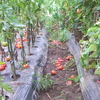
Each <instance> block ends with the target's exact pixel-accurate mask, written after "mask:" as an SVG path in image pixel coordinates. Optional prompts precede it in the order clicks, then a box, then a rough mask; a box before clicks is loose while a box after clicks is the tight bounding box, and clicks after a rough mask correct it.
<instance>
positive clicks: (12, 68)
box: [7, 39, 17, 80]
mask: <svg viewBox="0 0 100 100" xmlns="http://www.w3.org/2000/svg"><path fill="white" fill-rule="evenodd" d="M7 40H8V44H9V45H8V50H9V53H10V57H11V70H12V75H13V78H14V80H15V79H16V78H17V77H16V70H15V64H14V52H13V49H12V41H11V39H7Z"/></svg>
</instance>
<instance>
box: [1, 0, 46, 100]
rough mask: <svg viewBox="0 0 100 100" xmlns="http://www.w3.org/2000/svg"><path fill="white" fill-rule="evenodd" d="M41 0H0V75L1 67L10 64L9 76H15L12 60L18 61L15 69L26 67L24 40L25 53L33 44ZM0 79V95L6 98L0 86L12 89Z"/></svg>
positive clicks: (38, 26)
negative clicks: (20, 59)
mask: <svg viewBox="0 0 100 100" xmlns="http://www.w3.org/2000/svg"><path fill="white" fill-rule="evenodd" d="M43 3H44V2H43V0H41V1H40V0H38V1H37V0H34V1H33V0H25V1H24V0H21V1H19V0H0V76H2V72H1V71H3V70H6V68H7V67H10V68H11V71H12V78H13V80H16V79H17V78H18V77H19V76H18V75H17V72H16V70H17V68H16V62H17V63H18V64H19V68H18V69H20V68H21V69H25V68H28V67H29V64H28V63H27V61H26V51H25V49H26V48H25V47H26V46H25V44H27V48H28V50H27V55H28V56H29V55H30V49H31V48H32V47H33V46H34V41H35V36H36V34H37V33H39V30H40V28H41V23H40V21H41V16H42V12H41V10H42V9H43V8H41V5H42V4H43ZM40 15H41V16H40ZM30 37H31V38H30ZM19 51H21V57H22V61H21V62H19V58H18V56H19V54H18V52H19ZM9 63H10V65H9ZM9 77H10V76H9ZM3 81H4V80H2V79H0V85H1V86H0V98H1V99H2V100H6V99H7V98H6V96H5V95H4V90H5V91H7V92H12V90H13V89H12V88H11V87H10V86H9V85H8V84H7V83H5V82H3Z"/></svg>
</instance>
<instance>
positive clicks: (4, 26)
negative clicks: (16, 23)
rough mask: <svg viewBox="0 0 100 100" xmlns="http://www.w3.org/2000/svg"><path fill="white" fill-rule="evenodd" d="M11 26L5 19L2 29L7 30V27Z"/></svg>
mask: <svg viewBox="0 0 100 100" xmlns="http://www.w3.org/2000/svg"><path fill="white" fill-rule="evenodd" d="M9 27H10V25H9V24H8V23H7V22H5V21H3V27H2V29H3V30H7V29H9Z"/></svg>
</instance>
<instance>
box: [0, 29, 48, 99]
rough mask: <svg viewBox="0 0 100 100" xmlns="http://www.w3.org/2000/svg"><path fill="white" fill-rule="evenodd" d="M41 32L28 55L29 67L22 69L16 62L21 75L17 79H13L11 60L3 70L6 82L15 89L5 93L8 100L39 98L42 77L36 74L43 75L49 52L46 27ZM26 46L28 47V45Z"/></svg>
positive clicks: (17, 70)
mask: <svg viewBox="0 0 100 100" xmlns="http://www.w3.org/2000/svg"><path fill="white" fill-rule="evenodd" d="M41 32H42V33H43V34H38V35H37V36H36V38H35V43H34V47H31V51H30V56H28V55H27V56H26V60H27V63H28V65H29V68H26V69H20V68H19V66H18V62H16V73H17V74H18V76H19V77H18V78H17V80H13V78H11V77H10V76H11V75H12V73H11V68H10V64H9V62H7V67H6V69H5V70H4V71H2V72H1V75H2V77H3V79H4V82H6V83H8V84H9V85H10V86H11V87H12V89H13V93H8V92H5V93H4V94H5V95H6V96H7V97H8V98H9V99H7V100H37V99H38V90H39V88H40V83H39V81H40V77H36V75H38V76H41V75H43V67H44V66H45V63H46V60H47V52H48V41H47V32H46V30H45V29H42V30H41ZM25 48H26V49H27V46H25ZM26 51H27V50H26ZM19 53H20V51H19ZM19 59H20V55H19ZM20 60H22V59H20Z"/></svg>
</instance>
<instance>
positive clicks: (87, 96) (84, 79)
mask: <svg viewBox="0 0 100 100" xmlns="http://www.w3.org/2000/svg"><path fill="white" fill-rule="evenodd" d="M67 33H68V34H69V38H70V39H69V41H68V42H67V46H68V47H69V51H70V53H71V54H72V55H73V56H74V59H75V62H76V66H77V70H78V74H79V75H81V78H80V87H81V91H82V94H83V98H84V100H100V83H97V82H96V80H100V78H99V77H98V76H96V75H93V73H92V72H93V71H92V70H89V71H87V72H86V71H85V70H84V68H82V66H81V64H80V57H81V48H80V46H79V44H78V42H77V41H76V40H75V37H74V34H73V33H71V32H69V31H68V32H67Z"/></svg>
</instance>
